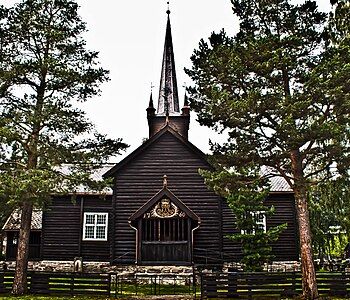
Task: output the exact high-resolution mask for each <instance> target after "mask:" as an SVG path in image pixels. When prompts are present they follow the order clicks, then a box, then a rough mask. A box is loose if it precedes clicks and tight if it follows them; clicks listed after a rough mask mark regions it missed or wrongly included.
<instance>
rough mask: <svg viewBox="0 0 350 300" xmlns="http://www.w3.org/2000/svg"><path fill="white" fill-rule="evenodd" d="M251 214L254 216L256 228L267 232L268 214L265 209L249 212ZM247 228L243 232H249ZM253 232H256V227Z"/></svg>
mask: <svg viewBox="0 0 350 300" xmlns="http://www.w3.org/2000/svg"><path fill="white" fill-rule="evenodd" d="M249 214H250V216H252V217H253V219H254V221H255V224H256V228H257V229H258V230H259V231H263V232H266V215H265V212H264V211H255V212H249ZM249 233H250V232H248V231H247V230H241V234H249ZM251 233H252V234H255V229H253V231H252V232H251Z"/></svg>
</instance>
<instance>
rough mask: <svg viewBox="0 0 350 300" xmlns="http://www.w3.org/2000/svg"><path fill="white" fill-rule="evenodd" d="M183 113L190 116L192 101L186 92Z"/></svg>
mask: <svg viewBox="0 0 350 300" xmlns="http://www.w3.org/2000/svg"><path fill="white" fill-rule="evenodd" d="M181 110H182V115H183V116H189V115H190V102H189V101H188V97H187V94H186V92H185V99H184V106H183V108H181Z"/></svg>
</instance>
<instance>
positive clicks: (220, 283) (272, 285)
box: [201, 272, 350, 299]
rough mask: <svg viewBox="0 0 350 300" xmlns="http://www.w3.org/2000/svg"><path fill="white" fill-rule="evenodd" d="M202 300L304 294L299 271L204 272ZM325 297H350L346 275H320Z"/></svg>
mask: <svg viewBox="0 0 350 300" xmlns="http://www.w3.org/2000/svg"><path fill="white" fill-rule="evenodd" d="M201 279H202V282H201V283H202V291H201V292H202V298H203V299H208V298H220V299H221V298H247V297H248V298H250V299H252V298H255V297H256V298H259V297H263V298H264V299H269V298H273V299H275V298H278V299H279V298H285V297H288V298H295V297H296V296H298V295H300V294H301V293H302V275H301V273H300V272H297V273H296V272H284V273H275V272H270V273H266V272H261V273H243V272H235V273H232V272H228V273H204V274H202V276H201ZM317 282H318V283H319V286H320V295H321V296H322V297H327V296H332V295H337V296H342V297H347V296H349V295H350V287H349V283H350V278H349V274H346V273H324V272H320V273H317Z"/></svg>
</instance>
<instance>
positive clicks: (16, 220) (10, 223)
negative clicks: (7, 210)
mask: <svg viewBox="0 0 350 300" xmlns="http://www.w3.org/2000/svg"><path fill="white" fill-rule="evenodd" d="M21 216H22V211H21V210H20V209H15V210H14V211H13V212H12V213H11V215H10V216H9V217H8V219H7V221H6V223H5V225H4V226H3V227H2V230H5V231H8V230H19V229H20V225H21ZM42 217H43V212H42V210H40V209H33V212H32V221H31V230H41V227H42Z"/></svg>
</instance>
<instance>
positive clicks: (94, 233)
mask: <svg viewBox="0 0 350 300" xmlns="http://www.w3.org/2000/svg"><path fill="white" fill-rule="evenodd" d="M107 225H108V213H89V212H86V213H84V228H83V240H84V241H107Z"/></svg>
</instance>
